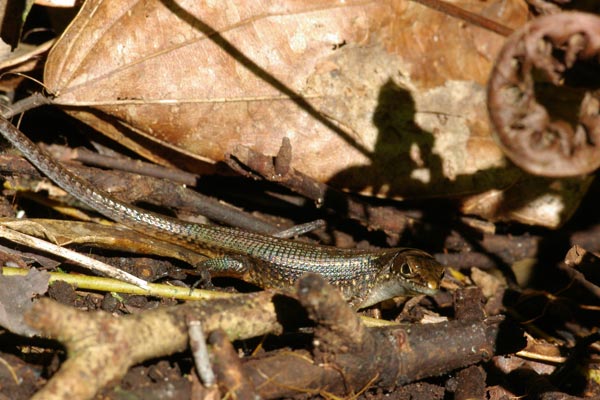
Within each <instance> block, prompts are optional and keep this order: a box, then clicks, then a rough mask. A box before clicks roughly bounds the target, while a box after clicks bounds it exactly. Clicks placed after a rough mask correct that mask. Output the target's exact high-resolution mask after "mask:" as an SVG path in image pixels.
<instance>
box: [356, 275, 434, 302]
mask: <svg viewBox="0 0 600 400" xmlns="http://www.w3.org/2000/svg"><path fill="white" fill-rule="evenodd" d="M437 291H438V288H437V287H431V285H429V286H424V285H420V284H418V283H415V282H410V281H397V280H392V281H387V282H383V283H380V284H378V285H375V286H374V287H373V288H372V289H371V290H370V291H369V293H368V294H367V296H366V297H365V298H364V299H363V301H362V302H361V303H360V304H359V306H358V308H359V309H361V308H365V307H369V306H372V305H374V304H377V303H380V302H382V301H385V300H389V299H392V298H394V297H400V296H415V295H419V294H425V295H434V294H436V293H437Z"/></svg>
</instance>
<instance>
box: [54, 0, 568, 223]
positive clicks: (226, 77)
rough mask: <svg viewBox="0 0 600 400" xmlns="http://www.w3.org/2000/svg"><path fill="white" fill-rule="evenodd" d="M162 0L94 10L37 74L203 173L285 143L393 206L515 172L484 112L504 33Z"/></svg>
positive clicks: (103, 120)
mask: <svg viewBox="0 0 600 400" xmlns="http://www.w3.org/2000/svg"><path fill="white" fill-rule="evenodd" d="M166 4H167V3H164V2H162V1H159V0H148V1H145V2H137V1H133V0H120V1H117V0H88V1H87V2H86V3H85V5H84V6H83V8H82V10H81V12H80V14H79V15H78V16H77V18H76V19H75V20H74V21H73V23H72V24H71V25H70V27H69V29H68V30H67V31H66V32H65V33H64V35H63V37H62V38H61V39H60V40H59V42H58V43H57V45H56V47H55V48H54V49H53V51H52V52H51V54H50V56H49V58H48V62H47V68H46V71H45V83H46V85H47V86H48V88H49V90H50V91H52V92H54V93H55V94H56V96H57V97H56V101H57V102H58V103H59V104H62V105H64V106H65V109H66V110H68V111H69V112H70V113H71V114H73V115H75V116H76V117H78V118H80V119H82V120H83V121H85V122H87V123H88V124H90V125H93V126H94V127H95V128H96V129H98V130H100V131H101V132H103V133H105V134H106V135H108V136H110V137H112V138H113V139H115V140H117V141H119V142H120V143H122V144H124V145H126V146H128V147H130V148H132V149H134V150H135V151H137V152H138V153H140V154H142V155H144V156H145V157H147V158H149V159H152V160H154V161H156V162H159V163H162V164H171V165H177V166H178V167H180V168H184V169H188V170H193V171H201V170H202V166H204V167H206V166H207V165H210V164H212V163H215V162H218V161H222V160H223V158H224V155H225V154H228V153H229V154H234V155H235V149H236V148H240V147H241V146H245V147H247V148H251V149H252V150H254V151H255V152H257V153H260V154H265V155H268V156H273V155H275V154H277V152H278V150H279V146H280V144H281V143H282V139H283V138H284V137H287V138H288V139H289V141H290V143H291V148H292V154H293V157H292V160H291V165H290V167H291V168H294V169H295V170H297V171H300V172H302V173H304V174H306V175H307V176H309V177H311V178H313V179H314V180H316V181H318V182H324V183H327V184H329V185H332V186H334V187H336V188H339V189H344V190H349V191H353V192H358V193H361V194H365V195H372V196H379V197H387V198H394V199H404V198H414V197H442V196H444V197H447V196H464V195H469V194H474V193H481V192H484V191H487V190H491V189H501V188H506V187H510V186H511V185H513V184H514V182H515V181H517V180H519V179H520V177H521V175H522V174H521V172H520V171H519V170H518V169H517V168H516V167H514V166H512V165H507V163H506V160H505V158H504V155H503V153H502V151H501V150H500V149H499V148H498V147H497V145H496V144H495V142H494V140H493V139H492V137H491V127H490V125H489V123H488V119H487V113H486V110H485V107H482V105H483V104H484V103H485V88H484V84H485V82H486V81H487V78H488V74H489V71H490V70H491V68H492V63H493V60H494V58H495V55H496V53H497V51H498V50H499V49H500V48H501V46H502V44H503V42H504V38H503V37H501V36H499V35H496V34H494V33H491V32H487V31H485V30H483V29H480V28H476V27H473V26H470V25H469V24H465V23H463V22H461V21H458V20H456V19H455V18H452V17H448V16H446V15H444V14H442V13H439V12H437V11H434V10H431V9H428V8H426V7H424V6H422V5H420V4H417V3H414V2H410V1H403V0H394V1H379V2H362V1H360V2H359V1H349V2H344V3H340V2H338V1H333V0H319V1H287V2H281V1H278V2H262V3H260V5H259V4H258V3H257V4H255V3H252V2H238V3H234V4H229V3H227V4H226V3H222V2H205V1H180V2H178V3H168V6H167V5H166ZM456 5H457V6H460V7H464V8H467V9H468V10H469V11H471V12H474V13H478V14H480V15H483V16H486V17H488V18H492V19H494V20H495V21H497V22H499V23H502V24H504V25H506V26H509V27H511V28H516V27H518V26H520V25H522V24H523V23H525V21H526V19H527V16H528V12H527V5H526V3H525V2H524V1H523V0H510V1H499V0H498V1H488V2H477V3H476V4H474V2H470V1H457V2H456ZM200 161H204V162H206V163H202V162H200ZM565 207H571V205H567V206H565ZM563 214H564V213H561V215H563ZM566 214H569V213H566ZM558 219H559V220H561V222H562V221H563V220H562V219H561V217H559V218H558ZM531 220H534V221H535V218H529V219H528V221H531ZM534 223H540V224H542V225H552V224H554V221H553V222H552V223H548V222H546V221H539V222H537V221H536V222H534Z"/></svg>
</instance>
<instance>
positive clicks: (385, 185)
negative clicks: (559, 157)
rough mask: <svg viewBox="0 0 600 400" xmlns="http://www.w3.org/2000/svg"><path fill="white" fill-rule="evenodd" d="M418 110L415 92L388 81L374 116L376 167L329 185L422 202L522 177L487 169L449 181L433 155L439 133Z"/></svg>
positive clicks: (333, 180) (355, 169)
mask: <svg viewBox="0 0 600 400" xmlns="http://www.w3.org/2000/svg"><path fill="white" fill-rule="evenodd" d="M482 106H483V105H482ZM416 112H417V110H416V106H415V102H414V100H413V97H412V94H411V93H410V92H409V91H408V90H406V89H404V88H402V87H400V86H398V85H397V84H395V83H394V82H393V81H391V80H389V81H388V82H386V83H385V84H384V85H383V86H382V87H381V89H380V91H379V98H378V104H377V108H376V110H375V113H374V115H373V123H374V125H375V126H376V127H377V130H378V137H377V143H376V144H375V150H374V152H373V154H372V157H371V160H372V163H371V164H370V165H367V166H362V165H361V166H356V167H350V168H347V169H345V170H343V171H341V172H340V173H338V174H337V175H335V176H334V177H333V178H331V179H330V181H329V182H328V183H329V184H331V185H332V186H334V187H347V188H349V189H351V190H352V191H356V192H359V191H362V190H364V189H366V188H371V187H372V188H373V192H375V193H377V192H380V191H382V192H384V193H385V194H386V196H387V197H405V196H407V195H408V196H409V197H413V198H414V197H417V198H418V197H430V196H431V193H440V194H443V193H445V192H447V190H446V189H447V188H448V187H453V188H459V190H453V191H452V193H460V192H461V190H460V188H465V190H464V193H468V192H469V190H470V191H471V192H474V190H473V189H474V188H476V189H477V192H481V191H484V190H488V189H494V188H496V189H498V188H503V187H507V186H509V185H510V183H511V182H512V181H513V180H514V179H515V177H516V176H518V175H519V174H520V173H518V172H515V173H512V174H511V173H510V171H505V168H488V169H486V170H481V171H477V172H476V173H474V174H468V175H459V176H457V177H456V178H455V179H454V180H452V181H450V180H449V179H448V178H446V177H445V175H444V171H443V166H442V159H441V158H440V156H439V155H437V154H435V153H434V152H433V148H434V145H435V137H434V135H433V134H432V133H431V132H427V131H424V130H422V129H421V128H419V127H418V126H417V125H416V124H415V122H414V121H415V114H416ZM411 154H412V155H411ZM467 156H468V154H465V157H467ZM399 182H401V184H399Z"/></svg>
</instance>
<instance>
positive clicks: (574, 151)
mask: <svg viewBox="0 0 600 400" xmlns="http://www.w3.org/2000/svg"><path fill="white" fill-rule="evenodd" d="M599 57H600V18H599V17H597V16H595V15H591V14H585V13H561V14H555V15H550V16H545V17H542V18H538V19H536V20H534V21H532V22H530V23H528V24H527V25H526V26H524V27H523V28H521V29H520V30H519V31H518V32H516V33H515V34H514V35H513V36H512V37H511V38H510V39H509V40H508V41H507V42H506V44H505V45H504V48H503V50H502V51H501V53H500V55H499V57H498V61H497V63H496V66H495V68H494V71H493V73H492V75H491V77H490V82H489V86H488V108H489V112H490V118H491V120H492V122H493V124H494V127H495V132H496V135H495V137H496V139H497V141H498V143H499V144H500V145H501V146H502V148H503V149H504V151H505V152H506V154H507V155H508V156H509V157H510V159H511V160H512V161H513V162H514V163H515V164H517V165H519V166H520V167H521V168H523V169H525V170H526V171H528V172H530V173H532V174H537V175H542V176H552V177H564V176H575V175H581V174H586V173H589V172H592V171H594V170H596V169H597V168H598V167H599V166H600V92H599V91H598V90H597V87H593V88H591V87H589V86H591V85H595V86H597V82H598V81H597V74H598V72H599V65H598V60H599ZM536 73H541V74H543V75H545V77H546V79H547V80H548V81H549V82H551V83H552V84H553V85H555V87H554V88H550V90H551V92H550V93H545V92H546V91H544V90H543V89H544V87H543V83H541V82H536V78H535V77H534V76H535V74H536ZM585 74H589V75H587V76H586V75H585ZM594 76H596V78H594ZM578 85H581V86H580V87H578ZM557 86H561V87H560V88H557ZM536 92H539V93H536ZM540 92H541V93H540ZM552 92H553V93H552ZM548 94H550V96H553V95H554V99H550V100H548V99H547V97H548Z"/></svg>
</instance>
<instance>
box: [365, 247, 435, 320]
mask: <svg viewBox="0 0 600 400" xmlns="http://www.w3.org/2000/svg"><path fill="white" fill-rule="evenodd" d="M385 259H386V260H385V261H383V262H384V265H383V267H382V269H381V271H380V272H379V273H378V274H377V276H376V277H375V279H374V282H373V283H372V285H370V286H371V289H370V290H369V293H368V295H367V296H366V297H365V298H364V299H363V301H361V303H360V306H359V307H358V308H364V307H368V306H371V305H373V304H376V303H379V302H381V301H384V300H388V299H391V298H393V297H397V296H414V295H419V294H429V295H430V294H435V293H436V292H437V290H438V288H439V285H440V281H441V279H442V276H443V274H444V266H442V265H441V264H440V263H438V262H437V261H436V260H435V258H433V257H432V256H431V255H429V254H428V253H426V252H424V251H421V250H417V249H396V251H395V252H394V253H391V255H390V257H389V258H387V257H385Z"/></svg>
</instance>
